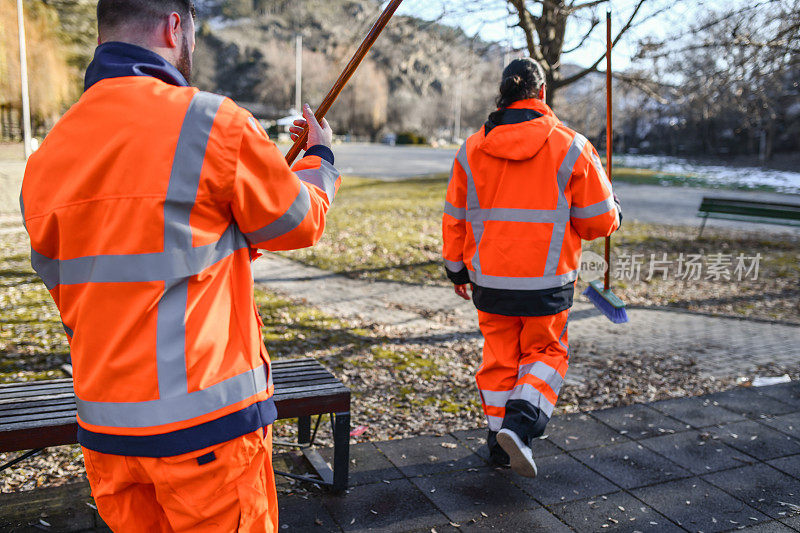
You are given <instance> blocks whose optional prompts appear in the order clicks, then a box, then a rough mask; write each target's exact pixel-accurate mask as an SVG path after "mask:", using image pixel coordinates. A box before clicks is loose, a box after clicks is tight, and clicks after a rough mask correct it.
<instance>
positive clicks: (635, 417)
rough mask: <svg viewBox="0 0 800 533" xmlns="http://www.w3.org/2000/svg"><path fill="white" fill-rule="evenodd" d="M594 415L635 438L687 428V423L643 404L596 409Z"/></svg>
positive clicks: (627, 435)
mask: <svg viewBox="0 0 800 533" xmlns="http://www.w3.org/2000/svg"><path fill="white" fill-rule="evenodd" d="M592 416H593V417H594V418H597V419H599V420H600V421H601V422H603V423H605V424H606V425H609V426H611V427H612V428H614V429H616V430H617V431H619V432H620V433H621V434H624V435H625V436H626V437H630V438H631V439H634V440H635V439H644V438H647V437H654V436H656V435H664V434H669V433H676V432H678V431H685V430H686V424H682V423H681V422H679V421H677V420H675V419H674V418H671V417H669V416H666V415H664V414H663V413H660V412H658V411H656V410H655V409H651V408H650V407H648V406H646V405H642V404H637V405H626V406H625V407H614V408H612V409H603V410H602V411H594V412H592Z"/></svg>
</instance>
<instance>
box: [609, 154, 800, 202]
mask: <svg viewBox="0 0 800 533" xmlns="http://www.w3.org/2000/svg"><path fill="white" fill-rule="evenodd" d="M616 160H617V162H618V164H619V165H620V166H626V167H632V168H647V169H651V170H659V171H661V172H667V173H671V174H686V175H691V176H696V177H698V178H700V179H702V180H704V181H706V182H707V183H709V184H712V185H725V186H739V187H746V188H752V189H755V188H758V187H765V186H766V187H771V188H774V189H775V190H776V191H778V192H783V193H790V194H800V172H789V171H784V170H772V169H765V168H760V167H733V166H722V165H707V164H699V163H693V162H691V161H689V160H687V159H682V158H679V157H671V156H656V155H640V154H625V155H620V156H617V157H616Z"/></svg>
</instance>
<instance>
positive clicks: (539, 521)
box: [436, 507, 572, 533]
mask: <svg viewBox="0 0 800 533" xmlns="http://www.w3.org/2000/svg"><path fill="white" fill-rule="evenodd" d="M436 531H437V533H438V531H439V530H438V529H437V530H436ZM461 531H465V532H468V533H470V532H476V533H477V532H481V531H497V532H504V533H519V532H520V531H524V532H525V533H528V532H530V533H569V532H571V531H572V529H571V528H570V527H568V526H566V525H565V524H564V523H563V522H562V521H560V520H559V519H558V518H556V517H555V516H553V515H552V514H551V513H550V512H549V511H548V510H547V509H542V508H541V507H539V508H538V509H525V510H522V511H520V512H515V513H506V514H504V515H498V516H493V515H489V516H488V517H486V518H481V519H480V520H478V521H476V522H475V523H467V524H463V525H461Z"/></svg>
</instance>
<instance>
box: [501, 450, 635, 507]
mask: <svg viewBox="0 0 800 533" xmlns="http://www.w3.org/2000/svg"><path fill="white" fill-rule="evenodd" d="M536 465H537V467H538V468H539V475H538V476H536V478H534V479H529V478H524V477H521V476H517V475H516V474H513V473H512V472H510V471H506V476H507V478H508V477H510V480H509V481H510V482H512V483H514V484H515V485H517V486H519V487H522V489H523V490H524V491H525V492H527V493H528V494H530V495H531V496H533V497H534V498H536V499H537V500H539V501H540V502H541V503H542V504H544V505H550V504H553V503H560V502H569V501H572V500H579V499H581V498H591V497H595V496H600V495H601V494H608V493H611V492H617V491H618V490H619V488H618V487H617V486H616V485H614V484H613V483H611V482H610V481H608V480H607V479H605V478H604V477H603V476H601V475H600V474H598V473H596V472H594V471H593V470H591V469H590V468H587V467H586V466H584V465H583V464H581V463H580V462H579V461H578V460H576V459H575V458H573V457H570V456H569V455H567V454H565V453H562V454H561V455H553V456H550V457H541V458H537V459H536Z"/></svg>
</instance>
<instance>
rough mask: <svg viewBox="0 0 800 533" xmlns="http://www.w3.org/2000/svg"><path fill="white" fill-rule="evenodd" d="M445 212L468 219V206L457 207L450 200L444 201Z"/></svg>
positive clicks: (461, 218) (458, 217)
mask: <svg viewBox="0 0 800 533" xmlns="http://www.w3.org/2000/svg"><path fill="white" fill-rule="evenodd" d="M444 214H445V215H450V216H451V217H453V218H454V219H456V220H466V219H467V208H466V207H455V206H454V205H453V204H451V203H450V202H448V201H445V202H444Z"/></svg>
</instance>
